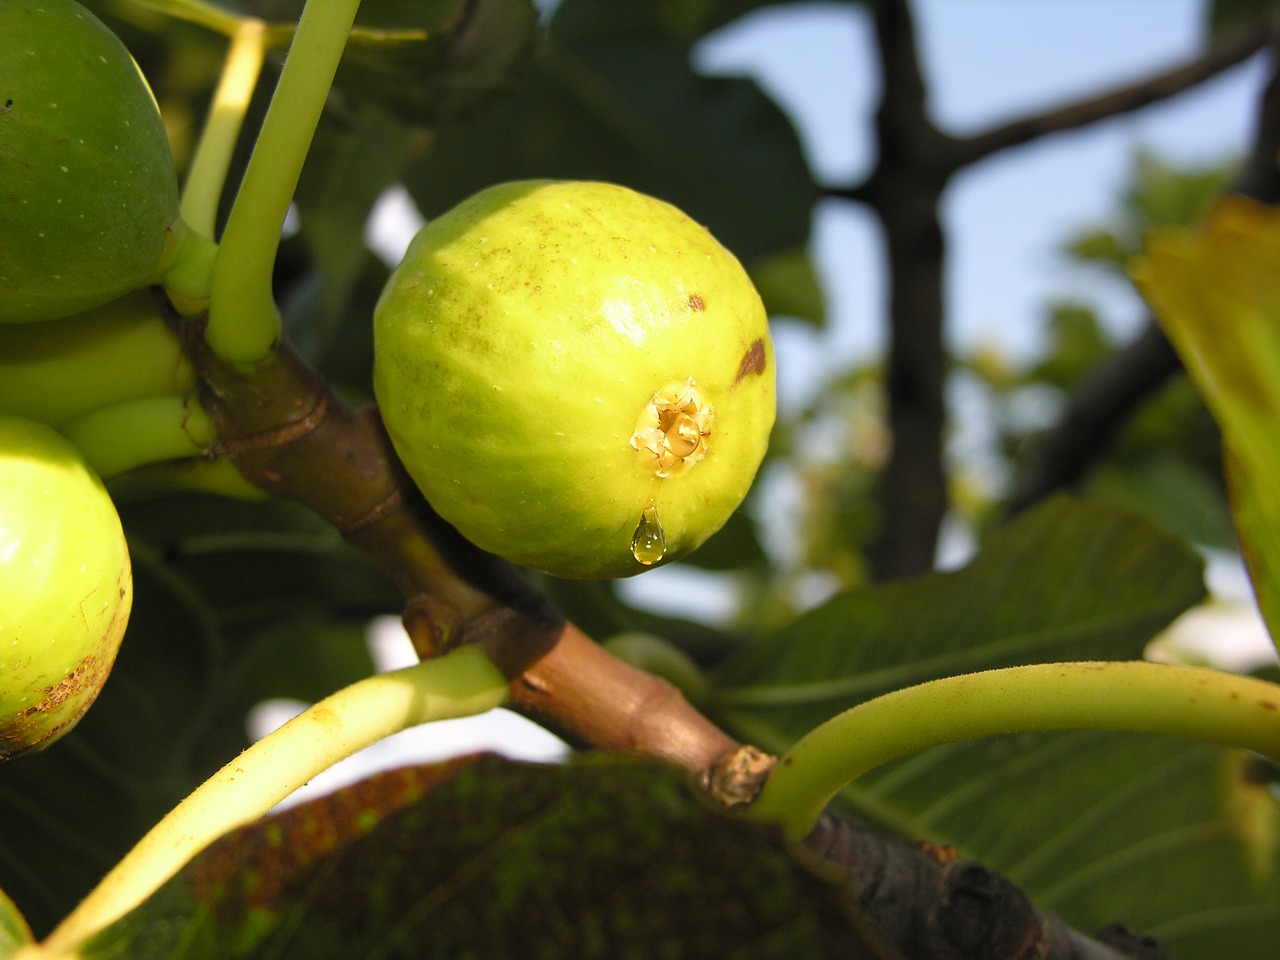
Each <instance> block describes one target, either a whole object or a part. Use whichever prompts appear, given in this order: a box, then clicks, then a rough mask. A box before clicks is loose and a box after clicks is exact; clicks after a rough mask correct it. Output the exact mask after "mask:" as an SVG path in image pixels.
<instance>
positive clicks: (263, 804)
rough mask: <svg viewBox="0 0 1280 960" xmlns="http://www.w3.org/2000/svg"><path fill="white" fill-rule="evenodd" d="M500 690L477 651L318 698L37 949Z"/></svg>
mask: <svg viewBox="0 0 1280 960" xmlns="http://www.w3.org/2000/svg"><path fill="white" fill-rule="evenodd" d="M506 690H507V681H506V678H505V677H504V676H503V675H502V673H501V671H499V670H498V668H497V667H495V666H494V665H493V663H492V662H491V661H490V660H489V658H488V657H487V656H485V654H484V653H483V652H481V651H480V650H479V649H477V648H476V647H472V646H464V647H460V648H459V649H457V650H455V651H453V652H452V653H449V654H447V655H445V656H443V657H439V658H437V659H434V660H426V661H423V662H421V663H417V664H414V665H413V666H411V667H406V668H404V669H403V670H397V671H394V672H392V673H385V674H380V675H378V676H374V677H369V678H368V679H365V680H361V681H359V682H357V683H354V684H352V685H351V686H349V687H346V688H344V689H342V690H340V691H338V692H337V693H335V694H333V695H332V696H329V697H326V698H325V699H324V700H321V701H320V702H319V703H317V704H315V705H314V706H312V707H311V708H310V709H308V710H306V711H304V712H303V713H301V714H299V715H298V716H297V717H295V718H294V719H292V720H290V721H289V722H288V723H286V724H285V725H284V726H282V727H280V728H279V729H278V730H276V731H274V732H273V733H271V734H269V735H267V736H266V737H264V738H262V739H261V740H259V741H258V742H257V743H255V744H254V745H253V746H251V747H249V748H248V749H247V750H245V751H244V752H243V753H241V754H240V756H238V757H237V758H236V759H234V760H232V761H231V762H230V763H228V764H227V765H226V766H224V767H223V768H222V769H221V770H219V771H218V772H217V773H215V774H214V775H213V776H212V777H210V778H209V779H208V780H207V781H205V782H204V783H203V784H202V785H201V786H200V787H198V788H197V789H196V790H195V792H193V793H192V794H191V795H190V796H188V797H187V798H186V799H185V800H183V801H182V802H181V803H180V804H178V806H176V807H174V809H173V810H172V811H171V812H170V813H169V814H168V815H167V816H165V818H164V819H163V820H161V821H160V822H159V823H158V824H156V826H155V827H153V828H152V829H151V831H150V832H149V833H147V835H146V836H144V837H143V838H142V839H141V840H140V841H139V842H138V844H137V845H136V846H135V847H134V848H133V849H132V850H130V851H129V853H128V854H126V855H125V857H124V859H122V860H121V861H120V862H119V863H118V864H117V865H116V866H115V867H114V868H113V869H112V870H111V872H110V873H108V874H107V876H106V877H105V878H104V879H103V881H102V882H101V883H100V884H98V886H97V887H96V888H95V889H94V890H93V891H92V892H91V893H90V894H89V895H88V897H86V898H85V899H84V900H83V901H82V902H81V903H80V905H79V906H78V907H76V909H75V910H74V911H72V913H71V914H70V915H69V916H68V917H67V918H66V919H65V920H63V922H62V923H61V924H60V925H59V926H58V927H57V929H55V930H54V931H53V933H51V934H50V935H49V937H48V939H47V940H45V941H44V943H43V944H41V947H40V950H41V952H42V953H46V954H47V955H49V956H58V955H59V954H60V953H63V952H70V951H71V950H73V949H75V947H76V946H77V945H78V944H80V943H82V942H84V940H86V939H87V938H88V937H90V936H92V935H93V934H95V933H97V932H98V931H100V930H102V929H104V928H105V927H107V926H109V925H110V924H111V923H113V922H115V921H116V920H118V919H119V918H120V917H122V916H124V915H125V914H126V913H128V912H129V911H130V910H132V909H133V908H134V907H136V906H138V905H139V904H140V903H142V901H144V900H145V899H146V898H147V897H149V896H150V895H151V894H152V893H153V892H155V890H156V889H157V888H159V887H160V886H161V885H162V884H163V883H164V882H165V881H166V880H168V879H169V878H170V877H172V876H173V875H174V874H175V873H177V872H178V870H179V869H180V868H181V867H182V866H183V865H184V864H186V863H187V861H188V860H190V859H191V858H192V857H193V856H195V855H196V854H197V853H199V852H200V851H201V850H203V849H204V848H205V847H206V846H208V845H209V843H211V842H212V841H213V840H215V839H217V838H218V837H219V836H221V835H222V834H224V833H226V832H227V831H229V830H232V829H234V828H236V827H238V826H242V825H243V824H246V823H249V822H250V821H252V820H255V819H257V818H258V817H260V816H262V815H263V814H265V813H267V812H268V811H269V810H270V809H271V808H272V807H273V806H275V805H276V804H277V803H279V802H280V801H281V800H283V799H284V798H285V797H287V796H288V795H289V794H290V793H292V792H293V791H294V790H295V789H297V788H298V787H300V786H302V785H303V784H305V783H306V782H307V781H308V780H310V779H312V778H313V777H315V776H316V775H317V774H320V773H322V772H323V771H324V770H326V769H327V768H329V767H330V766H332V765H333V764H334V763H336V762H337V761H339V760H341V759H343V758H345V757H348V756H350V755H351V754H353V753H355V752H356V751H358V750H360V749H362V748H363V747H366V746H368V745H369V744H371V743H374V742H376V741H378V740H381V739H382V738H383V737H386V736H389V735H390V734H393V733H397V732H399V731H400V730H404V729H406V728H408V727H412V726H416V725H418V724H421V723H428V722H430V721H433V720H445V719H449V718H453V717H463V716H471V715H474V714H478V713H482V712H484V711H486V710H490V709H492V708H493V707H496V706H500V705H501V704H502V703H503V701H504V700H505V699H506Z"/></svg>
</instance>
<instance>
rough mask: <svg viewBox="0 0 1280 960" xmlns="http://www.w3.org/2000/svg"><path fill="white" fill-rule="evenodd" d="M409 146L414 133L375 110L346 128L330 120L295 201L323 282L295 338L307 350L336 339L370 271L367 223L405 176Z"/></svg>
mask: <svg viewBox="0 0 1280 960" xmlns="http://www.w3.org/2000/svg"><path fill="white" fill-rule="evenodd" d="M408 141H409V134H408V131H406V130H405V128H404V127H403V126H402V125H401V124H399V123H397V122H395V121H394V120H392V119H391V118H390V117H389V116H388V115H387V114H386V113H385V112H383V111H382V110H380V109H377V108H375V107H369V108H366V109H364V110H362V111H360V113H359V115H358V116H357V117H355V118H352V119H351V121H350V122H348V123H341V122H339V121H337V120H329V121H327V122H323V123H321V124H320V125H319V127H318V128H317V130H316V135H315V138H314V139H313V141H312V147H311V152H310V153H309V154H308V155H307V162H306V165H305V166H304V167H303V169H302V178H301V179H300V180H299V182H298V189H297V191H296V192H295V194H294V204H295V205H296V208H297V211H298V222H299V224H300V230H301V234H302V239H303V241H304V242H305V243H306V245H307V249H308V250H309V251H310V253H311V255H312V259H313V262H314V265H315V267H316V275H317V276H318V277H320V278H321V283H320V285H321V289H320V291H319V296H318V297H317V298H316V299H315V301H314V303H313V304H312V310H311V311H310V312H309V315H308V317H307V322H306V324H305V325H304V326H301V328H300V329H299V330H298V331H297V332H298V333H299V334H301V335H302V336H303V340H304V342H303V343H302V344H301V347H302V349H304V350H305V349H308V348H310V350H311V351H312V352H319V351H320V350H322V349H324V348H325V347H327V346H328V345H329V344H330V343H331V342H332V341H333V339H334V338H335V337H336V335H337V327H338V323H339V321H340V320H341V319H342V318H343V313H344V308H345V307H346V304H347V302H348V300H349V299H350V297H351V293H352V290H353V289H354V287H355V285H356V284H357V283H358V282H359V281H360V279H361V276H362V274H363V272H364V270H365V267H366V256H367V250H366V247H365V243H364V227H365V221H367V220H368V219H369V212H370V210H372V208H373V204H374V202H375V201H376V200H377V199H378V197H379V196H380V195H381V193H382V191H383V190H384V189H385V188H386V187H388V186H389V185H390V184H391V183H393V182H394V181H395V180H396V178H397V177H398V176H399V174H400V168H401V166H402V165H403V163H404V161H405V158H406V157H407V155H408ZM365 322H366V325H367V323H368V320H367V318H366V321H365ZM307 341H310V342H307Z"/></svg>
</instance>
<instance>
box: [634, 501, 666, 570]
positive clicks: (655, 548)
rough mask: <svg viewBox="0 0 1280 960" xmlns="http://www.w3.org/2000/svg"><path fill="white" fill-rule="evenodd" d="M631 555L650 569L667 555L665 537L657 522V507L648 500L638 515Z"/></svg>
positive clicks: (660, 525)
mask: <svg viewBox="0 0 1280 960" xmlns="http://www.w3.org/2000/svg"><path fill="white" fill-rule="evenodd" d="M631 555H632V556H633V557H635V558H636V559H637V560H638V561H640V562H641V563H643V564H644V565H645V566H646V567H651V566H653V565H654V564H655V563H657V562H658V561H659V560H661V559H662V558H663V557H665V556H666V555H667V537H666V534H664V533H663V532H662V524H661V523H659V522H658V505H657V504H656V503H654V502H653V501H652V500H650V501H649V502H648V503H646V504H645V507H644V512H643V513H641V514H640V523H639V524H638V525H637V526H636V532H635V533H634V534H633V535H632V537H631Z"/></svg>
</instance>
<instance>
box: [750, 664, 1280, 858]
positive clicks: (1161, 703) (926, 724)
mask: <svg viewBox="0 0 1280 960" xmlns="http://www.w3.org/2000/svg"><path fill="white" fill-rule="evenodd" d="M1049 730H1117V731H1127V732H1133V733H1157V734H1169V735H1174V736H1182V737H1189V738H1192V739H1196V740H1205V741H1208V742H1210V743H1217V744H1222V745H1224V746H1232V747H1242V748H1244V749H1247V750H1254V751H1256V752H1258V753H1261V754H1263V755H1265V756H1267V757H1270V758H1271V759H1273V760H1278V761H1280V685H1277V684H1273V683H1267V682H1265V681H1262V680H1257V679H1254V678H1252V677H1244V676H1240V675H1237V674H1231V673H1226V672H1223V671H1219V670H1211V669H1206V668H1203V667H1184V666H1173V665H1170V664H1162V663H1149V662H1145V661H1111V662H1076V663H1046V664H1033V665H1029V666H1020V667H1008V668H1005V669H998V670H986V671H982V672H980V673H971V674H965V675H961V676H956V677H947V678H944V679H941V680H933V681H930V682H928V683H922V684H919V685H917V686H913V687H907V688H906V689H903V690H897V691H895V692H893V693H888V694H885V695H884V696H880V697H876V698H875V699H872V700H868V701H866V702H864V703H860V704H858V705H857V706H856V707H853V708H851V709H849V710H846V711H845V712H844V713H841V714H839V715H837V716H835V717H833V718H832V719H830V720H828V721H827V722H826V723H823V724H821V725H819V726H818V727H815V728H814V729H813V730H811V731H810V732H809V733H807V734H805V735H804V736H803V737H801V738H800V740H798V741H797V742H796V743H795V744H794V745H793V746H792V747H791V749H790V750H788V751H787V752H786V753H785V754H784V755H783V756H782V758H781V759H780V760H779V761H778V764H777V766H776V767H775V768H774V770H773V772H772V773H771V774H770V776H769V779H768V781H767V782H766V784H765V786H764V789H763V790H762V791H761V792H760V795H759V797H758V798H757V799H756V800H755V802H754V803H753V804H752V805H751V808H750V812H751V813H752V815H754V816H758V817H760V818H762V819H768V820H774V821H777V822H779V823H780V824H781V825H782V826H783V828H784V829H785V830H786V831H787V833H788V835H789V836H790V837H791V838H792V839H793V840H796V841H799V840H802V839H803V838H804V837H805V836H807V835H808V833H809V832H810V831H811V830H812V829H813V827H814V825H815V824H816V823H817V822H818V817H819V816H820V815H821V813H822V810H823V808H824V807H825V806H826V805H827V803H828V802H829V801H830V800H831V798H832V797H834V796H835V795H836V793H837V791H839V790H840V789H841V788H842V787H844V786H845V785H846V784H848V783H849V782H851V781H852V780H855V779H856V778H858V777H859V776H861V775H862V774H864V773H866V772H867V771H868V770H871V769H872V768H874V767H876V766H879V765H880V764H882V763H885V762H887V761H889V760H893V759H896V758H898V757H903V756H907V755H909V754H912V753H917V752H919V751H921V750H924V749H926V748H928V747H933V746H938V745H940V744H944V743H956V742H959V741H962V740H973V739H977V738H980V737H990V736H995V735H997V734H1006V733H1026V732H1031V731H1049Z"/></svg>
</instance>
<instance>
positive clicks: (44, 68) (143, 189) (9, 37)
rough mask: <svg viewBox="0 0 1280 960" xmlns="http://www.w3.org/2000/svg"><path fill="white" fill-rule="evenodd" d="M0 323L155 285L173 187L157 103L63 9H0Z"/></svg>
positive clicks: (18, 4) (58, 313)
mask: <svg viewBox="0 0 1280 960" xmlns="http://www.w3.org/2000/svg"><path fill="white" fill-rule="evenodd" d="M0 181H3V183H4V202H3V203H0V323H27V322H33V321H41V320H50V319H54V318H57V317H65V316H68V315H70V314H73V313H77V312H79V311H81V310H87V309H89V308H91V307H95V306H97V305H99V304H103V303H106V302H108V301H110V300H114V299H116V298H117V297H120V296H122V295H123V294H125V293H127V292H128V291H130V290H135V289H138V288H140V287H143V286H146V285H148V284H150V283H153V282H155V281H156V280H157V279H158V271H159V270H160V268H161V262H162V259H163V258H164V255H165V250H166V239H167V238H168V236H169V233H170V228H171V227H172V226H173V224H174V223H175V221H176V220H177V218H178V181H177V175H176V173H175V170H174V165H173V158H172V155H171V153H170V150H169V141H168V138H167V136H166V134H165V129H164V124H163V123H162V121H161V118H160V112H159V110H158V108H157V107H156V102H155V98H154V97H153V96H152V94H151V89H150V87H149V86H148V85H147V82H146V80H145V79H144V78H143V76H142V74H141V72H140V71H139V70H138V66H137V64H136V63H135V62H134V60H133V58H132V57H131V56H130V54H129V51H128V50H127V49H126V48H125V46H124V44H123V43H121V41H120V39H119V38H118V37H117V36H116V35H115V34H114V33H112V32H111V30H110V29H109V28H108V27H107V26H106V25H105V24H103V23H102V21H100V20H99V19H98V18H97V17H95V16H94V15H93V14H92V13H90V12H89V11H88V10H86V9H85V8H84V7H82V6H81V5H80V4H78V3H75V2H74V0H6V2H5V3H3V4H0Z"/></svg>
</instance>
